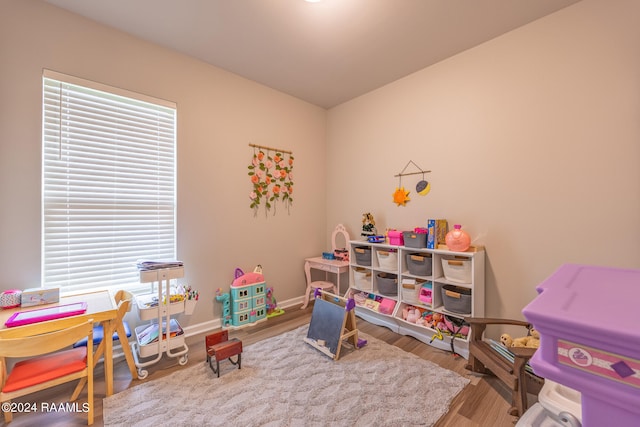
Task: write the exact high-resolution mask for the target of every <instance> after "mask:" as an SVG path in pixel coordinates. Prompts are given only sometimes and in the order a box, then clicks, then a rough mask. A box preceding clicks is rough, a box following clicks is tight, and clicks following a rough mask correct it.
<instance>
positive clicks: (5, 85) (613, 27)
mask: <svg viewBox="0 0 640 427" xmlns="http://www.w3.org/2000/svg"><path fill="white" fill-rule="evenodd" d="M639 17H640V3H638V2H636V1H634V0H616V1H615V2H610V1H606V0H583V1H582V2H580V3H577V4H576V5H574V6H571V7H569V8H567V9H564V10H561V11H560V12H558V13H556V14H553V15H551V16H548V17H546V18H543V19H541V20H538V21H536V22H534V23H532V24H530V25H527V26H525V27H523V28H520V29H518V30H515V31H513V32H511V33H508V34H506V35H504V36H502V37H499V38H497V39H494V40H492V41H490V42H488V43H485V44H483V45H481V46H479V47H477V48H474V49H471V50H468V51H466V52H464V53H462V54H460V55H457V56H455V57H453V58H450V59H448V60H446V61H443V62H441V63H439V64H437V65H435V66H432V67H429V68H426V69H424V70H422V71H420V72H417V73H415V74H413V75H411V76H408V77H406V78H404V79H401V80H399V81H397V82H394V83H392V84H390V85H388V86H386V87H383V88H381V89H379V90H377V91H374V92H371V93H369V94H367V95H365V96H362V97H360V98H357V99H355V100H353V101H351V102H347V103H345V104H343V105H341V106H338V107H336V108H334V109H332V110H330V111H329V112H328V113H327V112H325V111H324V110H322V109H320V108H317V107H314V106H311V105H309V104H306V103H304V102H301V101H299V100H296V99H294V98H291V97H289V96H286V95H283V94H281V93H278V92H276V91H273V90H271V89H269V88H266V87H264V86H261V85H258V84H256V83H253V82H250V81H247V80H244V79H242V78H240V77H237V76H234V75H232V74H230V73H227V72H225V71H222V70H220V69H218V68H215V67H212V66H208V65H205V64H203V63H201V62H198V61H195V60H192V59H190V58H188V57H185V56H182V55H178V54H176V53H172V52H170V51H168V50H165V49H161V48H159V47H157V46H154V45H151V44H148V43H145V42H143V41H141V40H138V39H134V38H132V37H129V36H126V35H124V34H122V33H119V32H117V31H113V30H110V29H107V28H105V27H102V26H100V25H97V24H95V23H93V22H91V21H88V20H85V19H82V18H79V17H77V16H74V15H72V14H69V13H67V12H64V11H61V10H59V9H57V8H54V7H52V6H49V5H47V4H44V3H41V2H38V1H34V0H26V1H22V0H10V1H3V2H0V58H1V63H0V94H1V96H0V178H1V179H0V200H2V203H3V206H2V209H0V270H1V271H2V272H3V273H2V276H1V277H0V289H4V288H10V287H18V288H25V287H29V286H34V285H38V284H39V281H40V161H41V156H40V144H41V142H40V122H41V120H40V115H41V107H40V103H41V73H42V68H50V69H53V70H56V71H59V72H63V73H68V74H73V75H77V76H79V77H82V78H86V79H91V80H95V81H98V82H101V83H105V84H110V85H114V86H120V87H123V88H125V89H129V90H133V91H138V92H142V93H147V94H150V95H153V96H157V97H161V98H166V99H169V100H171V101H175V102H177V104H178V144H179V145H178V191H179V196H178V241H179V243H178V256H179V257H180V258H181V259H183V260H184V261H185V262H186V265H187V269H186V272H187V278H186V280H187V281H188V282H189V283H190V284H192V285H193V286H194V287H197V288H198V289H200V290H201V292H202V295H203V297H202V299H203V303H201V304H199V306H198V309H197V311H196V313H195V314H194V316H192V318H190V319H185V322H187V323H190V324H195V323H198V322H207V321H209V320H217V319H218V316H219V304H217V303H215V302H212V299H213V295H214V291H215V289H216V288H218V287H222V288H226V287H227V286H228V284H229V282H230V280H231V278H232V275H233V269H234V268H235V267H236V266H240V267H242V268H244V269H248V268H249V269H250V268H252V267H253V265H254V264H257V263H261V264H262V265H263V266H264V268H265V273H266V275H267V278H268V281H269V284H272V285H274V286H275V288H276V297H278V300H279V301H280V300H290V299H292V298H296V297H299V296H300V295H301V294H302V290H303V286H304V283H303V280H304V277H303V274H302V259H303V258H304V257H305V256H310V255H316V254H318V253H319V252H320V251H321V250H323V249H324V248H326V247H327V246H328V244H329V242H328V237H329V234H330V231H331V230H332V229H333V227H334V225H335V224H336V223H338V222H343V223H344V224H345V225H346V226H347V227H348V228H349V231H350V232H351V233H352V234H353V235H357V234H358V233H359V229H360V218H361V214H362V213H363V212H368V211H370V212H372V213H373V214H374V215H375V217H376V219H377V221H378V225H379V226H380V228H382V229H384V228H386V227H394V228H398V229H408V228H413V227H415V226H423V225H424V223H425V221H426V219H427V218H429V217H443V218H447V219H448V220H449V223H450V224H453V223H461V224H463V226H464V228H465V229H467V230H468V231H469V232H470V233H471V235H472V237H473V238H474V240H475V243H477V244H483V245H485V246H486V249H487V293H486V294H487V304H486V312H487V314H488V315H491V316H503V315H508V316H511V317H520V316H521V315H520V310H521V309H522V307H523V306H524V305H526V303H527V302H528V301H530V300H531V299H532V298H533V297H534V296H535V289H534V288H535V286H536V284H537V283H539V282H540V281H541V280H543V279H544V278H545V277H546V276H548V275H549V274H551V273H552V272H553V271H554V269H555V268H557V267H558V266H559V265H560V264H562V263H564V262H579V263H589V264H600V265H610V266H620V267H633V268H640V257H639V254H640V223H639V221H638V218H640V199H639V197H638V194H640V168H638V161H639V160H640V143H639V141H640V125H639V123H640V121H639V117H640V95H639V94H640V87H639V82H640V78H639V76H640V54H639V53H638V52H640V49H639V46H638V40H640V28H639V27H638V26H637V25H636V23H637V21H638V18H639ZM249 142H254V143H261V144H265V145H271V146H278V147H283V148H290V149H292V150H293V151H294V154H295V157H296V169H295V176H296V178H295V184H296V190H295V191H296V192H295V194H294V197H295V204H294V207H293V209H292V210H291V214H290V215H287V214H286V213H285V211H284V209H279V210H278V213H277V214H276V215H275V216H269V217H268V218H265V216H264V215H263V214H261V215H259V216H258V217H257V218H254V217H253V214H252V212H251V211H250V210H249V209H248V199H247V195H248V192H249V189H250V187H249V185H248V183H247V181H246V179H247V175H246V165H247V164H248V161H249V159H250V155H251V150H250V149H249V147H248V146H247V144H248V143H249ZM409 160H413V161H414V162H416V163H417V164H418V165H420V166H421V167H422V168H423V169H428V170H431V171H432V172H431V173H430V174H428V175H427V178H428V179H429V180H430V181H431V183H432V190H431V193H430V194H429V195H428V196H426V197H422V196H418V195H416V194H415V190H414V186H415V183H416V182H417V180H418V179H419V178H420V177H419V176H414V177H406V178H405V179H404V180H403V182H402V183H403V185H405V186H406V187H407V188H408V189H409V190H411V194H410V196H411V198H412V200H411V201H410V202H409V203H408V204H407V206H406V207H397V206H395V205H394V204H393V203H392V201H391V195H392V192H393V191H394V189H395V187H396V185H397V184H398V179H397V178H394V177H393V175H395V174H397V173H398V172H400V170H401V169H402V168H403V167H404V166H405V164H406V163H407V162H408V161H409ZM605 286H606V285H605Z"/></svg>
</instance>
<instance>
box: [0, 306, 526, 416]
mask: <svg viewBox="0 0 640 427" xmlns="http://www.w3.org/2000/svg"><path fill="white" fill-rule="evenodd" d="M312 308H313V305H310V306H309V307H308V308H306V309H305V310H300V309H299V307H298V306H295V307H291V308H288V309H286V310H285V314H283V315H281V316H277V317H273V318H270V319H269V320H268V321H266V322H262V323H258V324H257V325H255V326H250V327H247V328H243V329H239V330H233V331H230V336H232V337H238V338H240V339H241V340H242V342H243V345H244V346H245V347H246V346H248V345H251V344H253V343H255V342H258V341H260V340H263V339H268V338H269V337H272V336H275V335H278V334H281V333H283V332H286V331H289V330H292V329H295V328H297V327H299V326H302V325H305V324H308V323H309V321H310V318H311V311H312ZM357 326H358V330H359V331H361V332H363V333H365V334H367V335H370V336H372V337H375V338H377V339H379V340H382V341H385V342H387V343H388V344H391V345H395V346H397V347H399V348H401V349H403V350H405V351H408V352H411V353H413V354H415V355H417V356H419V357H422V358H424V359H427V360H431V361H433V362H434V363H437V364H438V365H440V366H442V367H443V368H446V369H450V370H452V371H455V372H458V373H459V374H461V375H463V376H465V377H467V378H469V379H470V380H471V384H469V385H468V386H467V387H466V388H465V389H464V390H463V391H462V392H461V393H460V394H459V395H458V396H457V397H456V398H455V399H454V401H453V402H452V404H451V408H450V410H449V412H448V413H447V414H446V415H445V416H444V417H443V418H442V419H440V421H439V422H438V423H437V424H436V426H438V427H478V426H480V427H513V425H514V424H515V422H516V421H517V419H516V418H515V417H512V416H510V415H509V414H508V413H507V410H508V408H509V399H510V393H509V390H507V389H506V388H505V387H504V386H503V384H502V383H501V382H500V381H499V380H496V379H495V378H493V377H490V376H482V377H481V376H477V375H476V374H471V373H470V372H469V371H467V370H466V369H465V368H464V366H465V363H466V360H465V359H464V358H462V357H454V356H453V355H452V354H451V353H449V352H445V351H442V350H439V349H436V348H434V347H431V346H429V345H426V344H424V343H422V342H420V341H418V340H416V339H414V338H412V337H408V336H403V335H399V334H396V333H394V332H392V331H390V330H389V329H387V328H385V327H381V326H376V325H373V324H371V323H368V322H366V321H364V320H362V319H360V318H358V319H357ZM187 344H188V346H189V362H188V363H187V365H186V366H180V365H178V362H177V360H176V359H172V358H168V357H167V356H166V355H165V356H164V357H163V358H162V360H161V361H159V362H158V363H157V364H155V365H153V366H150V367H149V368H148V371H149V376H148V377H147V378H146V379H145V380H137V379H136V380H132V379H131V374H130V373H129V370H128V368H127V364H126V363H125V361H124V359H119V360H116V363H115V368H114V391H115V393H117V392H120V391H122V390H125V389H127V388H128V387H134V386H136V385H138V384H141V383H142V382H146V381H152V380H156V379H159V378H162V377H164V376H166V375H168V374H171V373H173V372H175V371H178V370H180V369H184V368H186V367H188V366H192V365H193V364H196V363H204V360H205V350H204V335H201V336H200V335H198V336H192V337H189V338H187ZM365 348H366V347H365ZM101 366H102V365H101V364H100V365H98V367H97V368H96V381H95V421H94V425H96V426H101V425H103V418H102V399H103V398H104V392H105V384H104V375H103V370H102V367H101ZM74 387H75V382H73V383H69V384H63V385H60V386H58V387H56V388H53V389H50V390H48V391H43V392H39V393H35V394H32V395H29V396H25V397H24V398H22V399H19V400H16V402H26V403H31V404H33V403H34V402H37V405H36V406H39V405H40V403H41V402H46V403H49V404H50V405H49V407H51V406H52V405H51V404H54V403H58V404H60V403H64V402H66V401H67V399H68V398H69V397H70V396H71V393H72V391H73V388H74ZM429 393H437V390H431V391H425V393H424V396H423V399H424V401H425V405H428V402H429V397H428V394H429ZM83 399H86V389H85V391H84V392H83V393H82V394H81V395H80V398H79V402H83ZM133 403H135V402H132V404H133ZM390 403H392V402H390ZM2 422H4V420H2ZM86 423H87V417H86V414H85V413H82V412H80V413H69V412H64V411H61V412H47V413H43V412H42V411H40V407H39V408H38V412H36V413H28V414H25V413H19V414H14V418H13V422H12V423H11V424H10V425H11V426H12V427H23V426H33V425H46V426H49V427H50V426H64V427H67V426H75V425H79V426H80V425H86Z"/></svg>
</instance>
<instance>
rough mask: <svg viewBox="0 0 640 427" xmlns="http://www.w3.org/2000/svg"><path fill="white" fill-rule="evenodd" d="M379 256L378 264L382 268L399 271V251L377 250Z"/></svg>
mask: <svg viewBox="0 0 640 427" xmlns="http://www.w3.org/2000/svg"><path fill="white" fill-rule="evenodd" d="M376 255H377V256H378V265H379V266H380V268H381V269H383V270H387V271H398V252H395V251H381V250H378V251H376Z"/></svg>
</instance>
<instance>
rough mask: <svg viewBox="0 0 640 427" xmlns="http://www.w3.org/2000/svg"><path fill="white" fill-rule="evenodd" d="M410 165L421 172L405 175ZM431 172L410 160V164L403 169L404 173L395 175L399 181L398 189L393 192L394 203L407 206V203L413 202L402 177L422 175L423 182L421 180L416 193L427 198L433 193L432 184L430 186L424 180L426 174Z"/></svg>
mask: <svg viewBox="0 0 640 427" xmlns="http://www.w3.org/2000/svg"><path fill="white" fill-rule="evenodd" d="M409 165H413V166H415V167H416V168H418V170H419V172H410V173H405V171H406V170H407V167H409ZM429 172H431V171H425V170H422V168H421V167H420V166H418V165H416V164H415V163H414V162H413V160H409V162H408V163H407V164H406V165H405V167H404V169H402V171H401V172H400V173H399V174H397V175H394V176H395V177H397V178H399V180H398V187H396V191H394V192H393V203H395V204H397V205H398V206H406V204H407V202H408V201H410V200H411V199H410V198H409V191H406V190H405V189H404V187H403V186H402V177H403V176H407V175H417V174H422V180H420V181H419V182H418V183H417V184H416V193H418V194H419V195H421V196H426V195H427V193H429V191H431V184H429V182H428V181H426V180H425V179H424V174H425V173H429Z"/></svg>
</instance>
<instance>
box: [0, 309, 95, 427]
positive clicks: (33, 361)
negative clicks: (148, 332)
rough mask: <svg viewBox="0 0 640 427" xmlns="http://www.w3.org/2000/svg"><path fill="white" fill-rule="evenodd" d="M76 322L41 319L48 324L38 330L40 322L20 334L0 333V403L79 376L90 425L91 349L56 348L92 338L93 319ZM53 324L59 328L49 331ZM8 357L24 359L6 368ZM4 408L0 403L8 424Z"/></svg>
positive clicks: (8, 413) (9, 416) (9, 415)
mask: <svg viewBox="0 0 640 427" xmlns="http://www.w3.org/2000/svg"><path fill="white" fill-rule="evenodd" d="M70 319H72V318H70ZM78 322H79V321H78V320H76V321H75V324H74V323H72V320H66V321H64V322H55V321H53V322H44V323H47V324H48V325H44V324H43V325H42V327H41V328H39V329H38V327H40V325H34V327H33V328H29V329H23V330H22V332H21V333H23V334H24V333H25V332H26V334H25V335H24V336H21V337H17V335H16V336H15V337H14V336H12V334H11V332H8V333H3V334H1V335H0V365H1V366H0V385H1V386H2V390H1V391H0V402H10V401H11V400H12V399H14V398H16V397H21V396H25V395H27V394H31V393H34V392H36V391H40V390H44V389H47V388H51V387H55V386H57V385H60V384H63V383H66V382H69V381H73V380H76V379H79V378H81V379H86V380H87V382H88V384H89V387H88V390H87V402H88V414H87V418H88V420H87V421H88V424H89V425H91V424H93V348H92V347H90V346H89V347H79V348H73V349H70V350H64V351H58V350H60V349H62V348H65V347H68V346H70V345H71V344H73V343H74V342H75V341H77V340H78V339H80V338H82V337H87V338H88V339H89V340H91V339H93V319H91V320H89V321H81V322H80V323H78ZM55 325H59V327H60V328H62V329H58V330H53V331H52V330H50V329H51V328H53V327H54V326H55ZM47 328H49V329H47ZM29 331H33V333H30V332H29ZM9 357H11V358H26V359H24V360H21V361H19V362H17V363H16V364H15V365H14V366H13V368H12V369H11V370H10V371H9V370H8V369H7V363H6V358H9ZM81 384H82V383H81V382H80V383H78V386H76V388H75V390H74V392H73V394H72V396H71V399H70V401H71V402H73V401H75V400H76V399H77V398H78V396H79V394H80V391H81V390H82V386H81ZM81 407H82V406H81ZM5 409H6V408H5V405H2V412H4V420H5V423H10V422H11V421H12V419H13V414H12V413H11V411H6V410H5Z"/></svg>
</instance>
